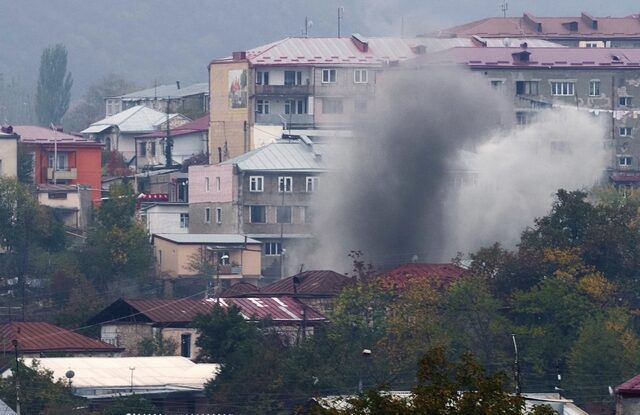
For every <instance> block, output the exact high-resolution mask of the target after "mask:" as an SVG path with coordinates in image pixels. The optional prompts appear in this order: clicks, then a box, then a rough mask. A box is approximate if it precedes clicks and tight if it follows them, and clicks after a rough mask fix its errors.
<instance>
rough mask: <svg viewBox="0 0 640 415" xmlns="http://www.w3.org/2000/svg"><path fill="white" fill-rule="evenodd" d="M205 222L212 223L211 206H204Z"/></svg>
mask: <svg viewBox="0 0 640 415" xmlns="http://www.w3.org/2000/svg"><path fill="white" fill-rule="evenodd" d="M204 223H211V208H210V207H206V208H204Z"/></svg>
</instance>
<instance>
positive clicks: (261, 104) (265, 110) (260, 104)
mask: <svg viewBox="0 0 640 415" xmlns="http://www.w3.org/2000/svg"><path fill="white" fill-rule="evenodd" d="M256 112H257V113H258V114H269V100H266V99H259V100H257V101H256Z"/></svg>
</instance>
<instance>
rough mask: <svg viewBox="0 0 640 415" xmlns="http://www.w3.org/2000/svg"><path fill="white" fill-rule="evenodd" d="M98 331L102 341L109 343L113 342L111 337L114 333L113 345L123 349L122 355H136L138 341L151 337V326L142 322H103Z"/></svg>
mask: <svg viewBox="0 0 640 415" xmlns="http://www.w3.org/2000/svg"><path fill="white" fill-rule="evenodd" d="M100 331H101V332H100V337H101V339H102V341H104V342H107V343H110V344H114V341H113V340H112V339H113V334H115V337H116V339H117V340H116V341H115V346H118V347H123V348H124V349H125V350H124V352H122V356H137V355H138V345H139V344H140V342H141V341H143V340H145V339H151V338H153V328H152V327H151V325H150V324H144V323H130V324H127V323H119V324H105V325H103V326H102V327H101V329H100Z"/></svg>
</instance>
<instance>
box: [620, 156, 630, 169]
mask: <svg viewBox="0 0 640 415" xmlns="http://www.w3.org/2000/svg"><path fill="white" fill-rule="evenodd" d="M623 160H624V163H623ZM632 165H633V157H631V156H618V166H619V167H631V166H632Z"/></svg>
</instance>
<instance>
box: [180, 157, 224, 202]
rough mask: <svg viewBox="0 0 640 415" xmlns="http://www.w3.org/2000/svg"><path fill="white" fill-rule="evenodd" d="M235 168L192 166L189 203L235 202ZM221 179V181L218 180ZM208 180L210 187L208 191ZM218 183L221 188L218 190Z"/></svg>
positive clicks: (190, 169) (190, 170) (190, 168)
mask: <svg viewBox="0 0 640 415" xmlns="http://www.w3.org/2000/svg"><path fill="white" fill-rule="evenodd" d="M233 170H234V169H233V166H232V165H230V164H225V165H220V166H217V165H212V166H190V167H189V201H190V202H191V203H202V202H217V203H224V202H231V201H232V200H233V192H234V187H233ZM218 178H219V179H218ZM207 179H208V182H209V187H208V189H207V186H206V183H207ZM218 181H219V182H220V187H219V188H218Z"/></svg>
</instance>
